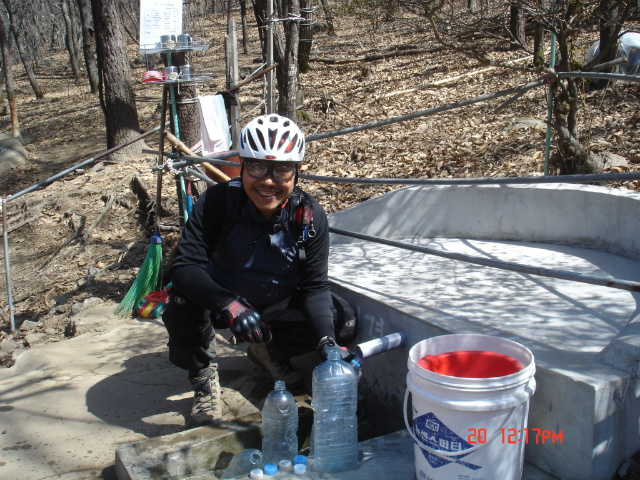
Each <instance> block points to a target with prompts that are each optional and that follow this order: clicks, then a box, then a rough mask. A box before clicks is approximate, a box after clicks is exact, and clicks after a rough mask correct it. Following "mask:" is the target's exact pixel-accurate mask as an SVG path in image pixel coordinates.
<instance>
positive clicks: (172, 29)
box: [140, 0, 183, 48]
mask: <svg viewBox="0 0 640 480" xmlns="http://www.w3.org/2000/svg"><path fill="white" fill-rule="evenodd" d="M182 2H183V0H140V48H155V47H159V46H160V36H161V35H179V34H181V33H182Z"/></svg>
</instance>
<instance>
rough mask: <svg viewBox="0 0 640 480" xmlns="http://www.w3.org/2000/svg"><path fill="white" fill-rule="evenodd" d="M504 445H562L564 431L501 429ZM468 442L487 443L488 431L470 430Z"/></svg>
mask: <svg viewBox="0 0 640 480" xmlns="http://www.w3.org/2000/svg"><path fill="white" fill-rule="evenodd" d="M500 433H501V434H502V443H503V444H506V443H535V444H544V443H562V442H563V438H562V430H560V431H559V432H555V431H553V430H544V429H542V428H525V429H523V430H519V429H517V428H501V429H500ZM467 442H469V443H470V444H475V443H486V442H487V430H486V429H484V428H470V429H469V436H468V437H467Z"/></svg>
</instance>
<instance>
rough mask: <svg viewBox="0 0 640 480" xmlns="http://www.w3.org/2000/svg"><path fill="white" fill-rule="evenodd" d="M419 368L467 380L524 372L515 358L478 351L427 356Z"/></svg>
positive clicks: (423, 358)
mask: <svg viewBox="0 0 640 480" xmlns="http://www.w3.org/2000/svg"><path fill="white" fill-rule="evenodd" d="M418 366H420V367H422V368H424V369H426V370H429V371H431V372H434V373H439V374H441V375H448V376H450V377H465V378H491V377H504V376H505V375H511V374H512V373H516V372H519V371H520V370H522V365H520V362H518V361H517V360H516V359H515V358H511V357H510V356H508V355H503V354H501V353H495V352H484V351H476V350H466V351H459V352H446V353H440V354H438V355H425V356H424V357H422V358H421V359H420V360H419V361H418Z"/></svg>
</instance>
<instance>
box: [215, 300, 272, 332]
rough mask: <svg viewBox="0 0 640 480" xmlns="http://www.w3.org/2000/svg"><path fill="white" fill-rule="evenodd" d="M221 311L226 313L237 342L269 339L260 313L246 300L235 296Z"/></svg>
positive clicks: (268, 330)
mask: <svg viewBox="0 0 640 480" xmlns="http://www.w3.org/2000/svg"><path fill="white" fill-rule="evenodd" d="M222 311H223V312H224V313H225V314H226V316H227V318H226V321H227V325H228V326H229V329H230V330H231V331H232V332H233V334H234V335H235V337H236V339H237V340H238V341H239V342H245V341H246V342H262V341H263V340H264V341H265V342H268V341H270V340H271V330H270V329H269V326H268V325H267V324H266V323H264V322H262V321H261V320H260V314H259V313H258V311H257V310H256V309H254V308H253V307H252V306H250V305H249V304H248V302H247V301H246V300H244V299H241V298H240V297H238V298H236V299H235V300H234V301H233V302H231V303H230V304H229V305H227V306H226V307H224V308H223V309H222Z"/></svg>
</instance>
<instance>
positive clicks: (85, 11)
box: [76, 0, 99, 93]
mask: <svg viewBox="0 0 640 480" xmlns="http://www.w3.org/2000/svg"><path fill="white" fill-rule="evenodd" d="M76 2H77V4H78V9H79V10H80V21H81V22H82V51H83V53H84V64H85V67H86V68H87V77H89V87H90V88H91V93H98V89H99V79H98V63H97V61H96V54H95V52H96V42H95V31H94V29H93V20H92V18H91V4H90V3H89V0H76Z"/></svg>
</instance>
